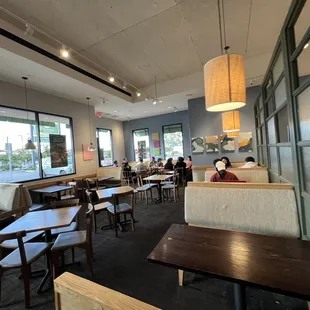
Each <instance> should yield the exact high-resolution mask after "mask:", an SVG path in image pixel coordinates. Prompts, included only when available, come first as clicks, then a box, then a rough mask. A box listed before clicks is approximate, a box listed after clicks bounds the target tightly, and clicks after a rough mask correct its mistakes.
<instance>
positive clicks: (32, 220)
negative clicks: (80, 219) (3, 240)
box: [0, 206, 81, 293]
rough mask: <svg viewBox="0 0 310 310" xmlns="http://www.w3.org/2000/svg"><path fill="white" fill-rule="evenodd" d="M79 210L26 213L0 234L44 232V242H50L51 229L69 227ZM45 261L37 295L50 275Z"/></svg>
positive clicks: (77, 207) (78, 208) (76, 208)
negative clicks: (45, 267) (44, 268)
mask: <svg viewBox="0 0 310 310" xmlns="http://www.w3.org/2000/svg"><path fill="white" fill-rule="evenodd" d="M80 209H81V206H76V207H67V208H60V209H51V210H44V211H34V212H28V213H27V214H26V215H24V216H22V217H20V218H19V219H17V220H16V221H15V222H13V223H12V224H10V225H9V226H7V227H5V228H4V229H2V230H1V231H0V234H9V233H13V232H18V231H22V230H25V231H26V232H27V233H28V232H34V231H40V230H44V231H45V241H46V242H51V229H53V228H61V227H66V226H69V225H70V224H71V223H72V221H73V219H74V218H75V217H76V215H77V214H78V212H79V211H80ZM46 261H47V270H44V272H45V275H44V277H43V280H42V281H41V283H40V285H39V287H38V289H37V292H38V293H41V292H42V289H43V286H44V284H45V282H46V280H47V278H48V277H49V275H50V265H49V260H48V259H47V260H46ZM40 271H41V270H40ZM36 273H38V271H36Z"/></svg>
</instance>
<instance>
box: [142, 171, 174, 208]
mask: <svg viewBox="0 0 310 310" xmlns="http://www.w3.org/2000/svg"><path fill="white" fill-rule="evenodd" d="M172 177H173V175H171V174H170V175H169V174H154V175H151V176H149V177H146V178H144V179H143V181H148V182H151V183H157V184H158V187H157V188H158V195H159V198H158V199H157V200H156V201H155V203H161V202H162V198H161V186H162V185H161V182H163V181H166V180H168V179H170V178H172Z"/></svg>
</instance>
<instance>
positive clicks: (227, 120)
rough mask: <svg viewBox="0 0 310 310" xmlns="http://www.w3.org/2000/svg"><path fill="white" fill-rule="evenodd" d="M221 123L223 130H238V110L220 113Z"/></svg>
mask: <svg viewBox="0 0 310 310" xmlns="http://www.w3.org/2000/svg"><path fill="white" fill-rule="evenodd" d="M222 123H223V131H224V132H235V131H237V132H238V131H240V112H239V111H229V112H224V113H222Z"/></svg>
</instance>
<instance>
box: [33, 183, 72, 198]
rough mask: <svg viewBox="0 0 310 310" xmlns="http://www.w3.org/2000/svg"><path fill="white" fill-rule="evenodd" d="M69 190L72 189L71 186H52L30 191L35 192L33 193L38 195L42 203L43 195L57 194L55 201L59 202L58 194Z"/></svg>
mask: <svg viewBox="0 0 310 310" xmlns="http://www.w3.org/2000/svg"><path fill="white" fill-rule="evenodd" d="M71 188H72V186H67V185H52V186H47V187H42V188H37V189H32V190H31V191H32V192H35V193H39V194H40V199H41V202H43V195H44V194H55V193H57V200H60V197H61V196H60V193H61V192H62V191H67V190H69V189H71Z"/></svg>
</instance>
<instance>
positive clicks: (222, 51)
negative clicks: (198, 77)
mask: <svg viewBox="0 0 310 310" xmlns="http://www.w3.org/2000/svg"><path fill="white" fill-rule="evenodd" d="M220 1H221V0H217V11H218V15H219V32H220V43H221V54H222V55H223V53H224V49H223V35H222V21H221V9H220Z"/></svg>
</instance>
